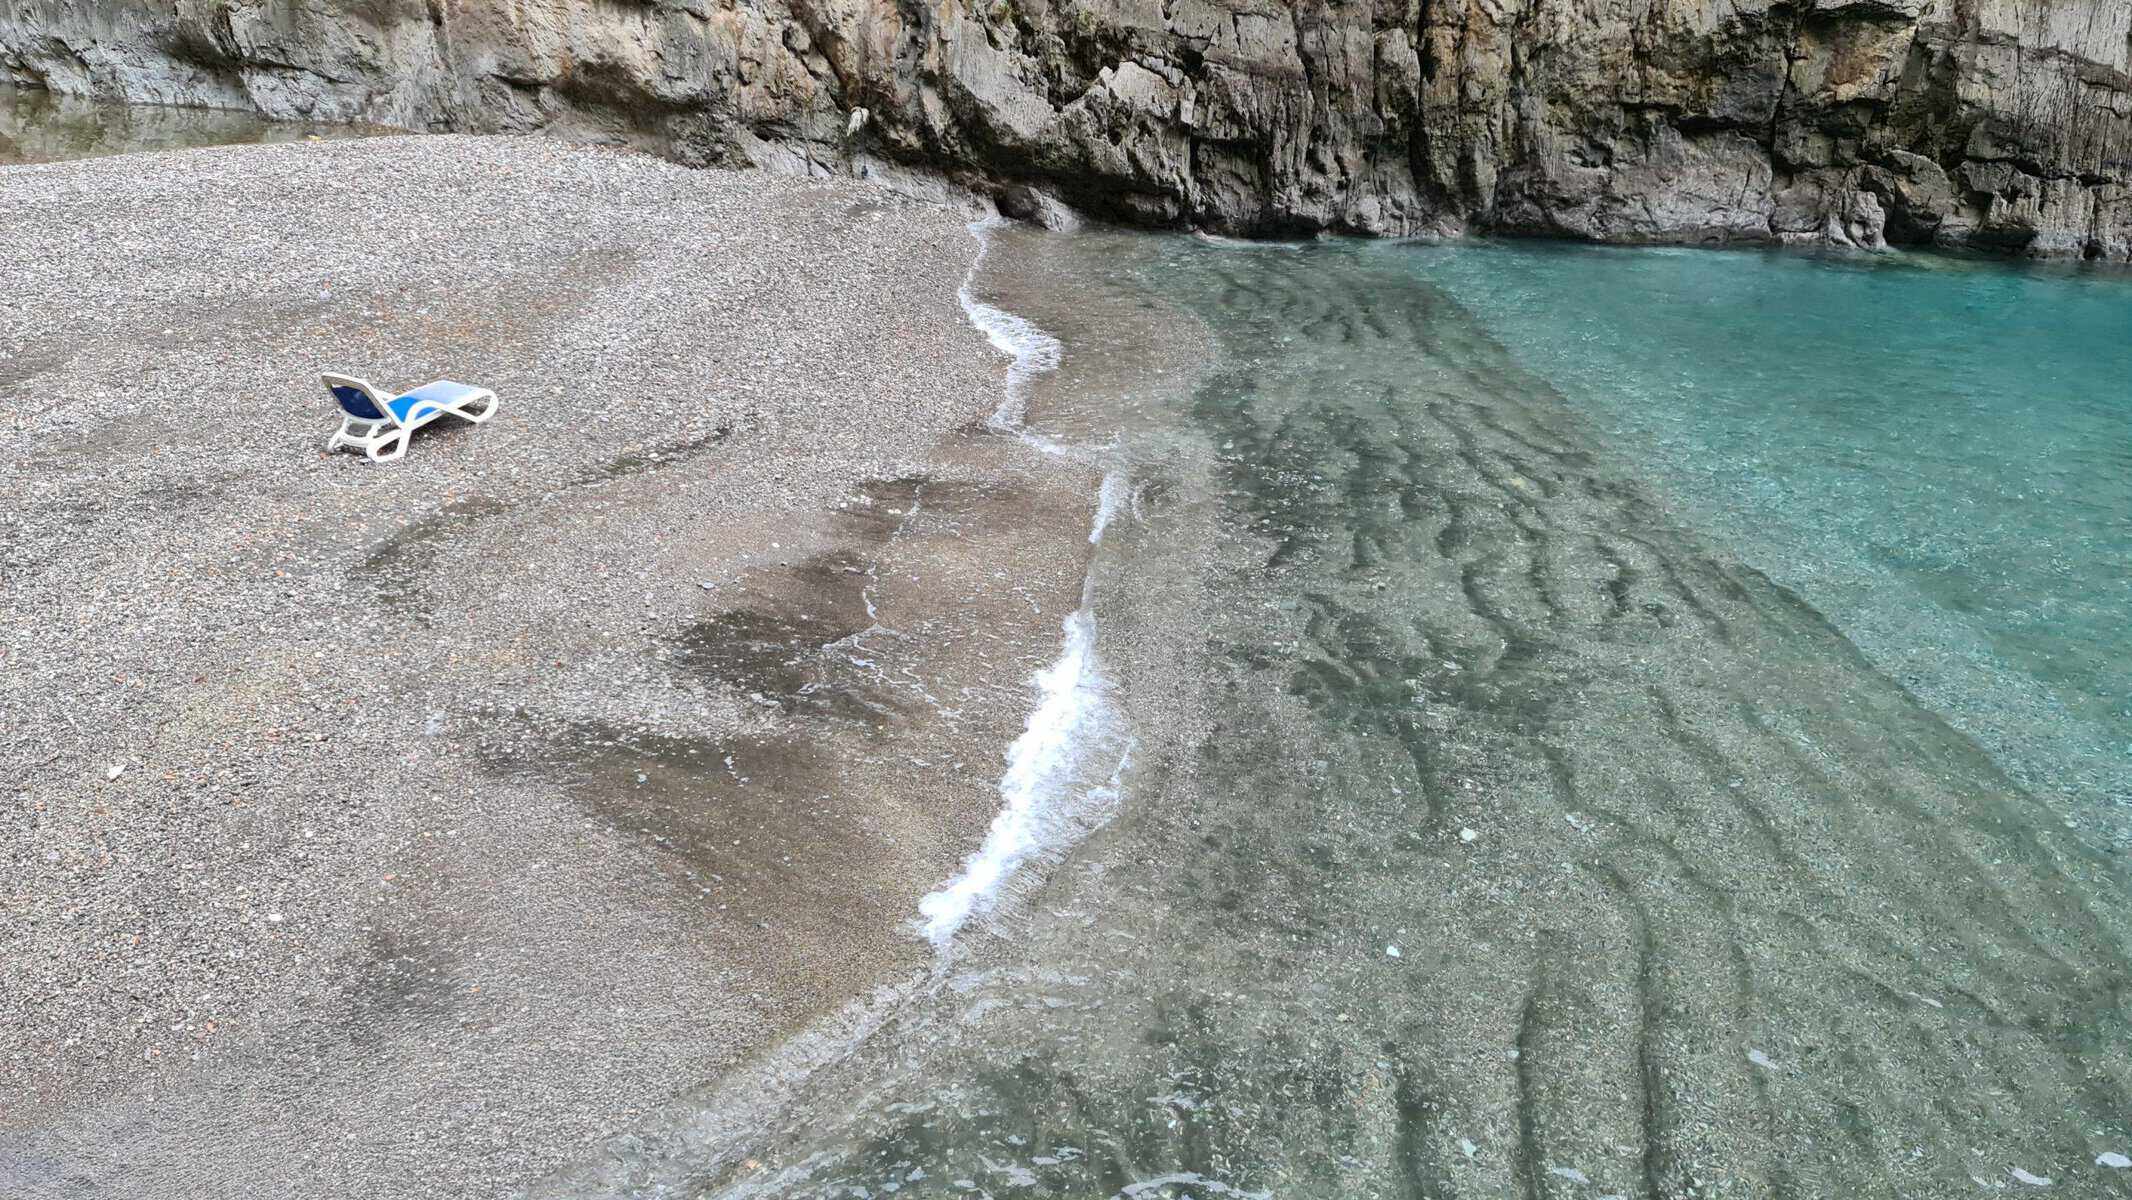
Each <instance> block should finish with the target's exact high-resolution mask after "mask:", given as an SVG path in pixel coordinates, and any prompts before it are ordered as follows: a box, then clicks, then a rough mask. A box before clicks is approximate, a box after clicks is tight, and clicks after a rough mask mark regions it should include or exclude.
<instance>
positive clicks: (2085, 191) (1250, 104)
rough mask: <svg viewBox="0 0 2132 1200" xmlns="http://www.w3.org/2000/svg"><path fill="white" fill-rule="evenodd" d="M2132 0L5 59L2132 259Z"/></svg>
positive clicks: (1350, 202)
mask: <svg viewBox="0 0 2132 1200" xmlns="http://www.w3.org/2000/svg"><path fill="white" fill-rule="evenodd" d="M2128 72H2132V3H2127V0H1366V2H1365V0H930V2H928V0H175V2H173V0H0V78H5V77H12V78H13V79H14V80H16V81H17V82H22V83H28V84H33V85H41V86H44V87H48V88H52V89H55V90H59V91H62V92H70V93H83V94H92V95H98V96H105V97H113V98H125V99H131V100H147V101H161V102H175V103H185V104H209V105H222V106H236V107H246V108H254V109H258V110H260V111H263V112H266V113H268V114H272V115H302V116H307V117H321V118H333V119H369V120H376V121H383V122H387V123H392V124H398V125H405V126H410V127H413V128H432V129H464V130H485V131H509V130H527V129H537V128H558V129H561V130H563V131H565V132H569V133H575V134H590V135H594V136H600V137H611V138H618V139H621V140H626V141H629V142H631V143H634V144H638V145H643V146H646V147H648V148H650V149H653V150H655V151H658V152H660V153H664V154H668V155H671V156H674V157H677V158H680V159H682V160H685V161H689V162H699V163H723V164H736V165H737V164H754V165H759V166H770V167H777V168H781V169H798V170H808V171H816V172H823V171H841V170H846V169H850V168H852V167H853V166H854V165H859V166H863V165H864V164H866V163H868V162H872V161H876V160H887V161H891V162H900V163H906V164H915V165H923V166H929V167H939V168H944V169H946V170H948V171H950V172H952V173H956V174H959V175H962V176H963V177H965V178H969V179H972V180H975V181H979V182H982V183H984V184H986V185H988V186H991V187H993V188H995V189H996V190H997V191H998V192H999V194H1000V195H1001V196H1002V199H1003V201H1004V203H1005V204H1006V206H1007V207H1008V208H1009V209H1010V210H1024V211H1034V210H1035V209H1037V208H1038V207H1040V206H1041V204H1042V198H1043V197H1044V196H1047V195H1055V196H1057V197H1059V198H1062V199H1064V200H1065V201H1067V202H1068V203H1070V204H1073V205H1075V206H1077V207H1081V208H1085V209H1088V210H1091V211H1094V212H1097V213H1099V214H1102V215H1105V216H1109V217H1115V218H1123V219H1128V220H1132V221H1137V222H1143V223H1157V224H1187V223H1188V224H1194V225H1198V226H1201V227H1205V228H1210V229H1215V230H1221V231H1227V232H1233V233H1242V234H1278V233H1297V232H1305V231H1310V230H1317V229H1334V230H1343V231H1352V232H1361V233H1377V234H1405V233H1429V232H1446V233H1448V232H1456V231H1460V230H1467V229H1485V230H1495V231H1501V232H1512V233H1533V234H1559V235H1565V236H1571V237H1587V238H1600V239H1607V240H1620V241H1640V240H1710V241H1731V240H1769V239H1775V240H1801V241H1829V242H1837V243H1852V244H1858V245H1865V246H1874V245H1879V244H1881V243H1882V241H1883V239H1885V240H1886V241H1889V242H1901V243H1932V242H1936V243H1940V244H1944V245H1973V246H1984V247H1992V248H1997V249H2004V250H2011V251H2019V252H2024V253H2030V254H2037V255H2074V256H2085V257H2107V258H2114V259H2125V258H2128V257H2132V75H2128Z"/></svg>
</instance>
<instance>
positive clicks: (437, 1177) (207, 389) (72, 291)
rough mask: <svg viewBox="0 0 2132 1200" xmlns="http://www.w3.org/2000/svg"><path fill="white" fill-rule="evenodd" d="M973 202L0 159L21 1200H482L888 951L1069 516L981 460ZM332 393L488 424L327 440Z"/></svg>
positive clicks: (15, 1114)
mask: <svg viewBox="0 0 2132 1200" xmlns="http://www.w3.org/2000/svg"><path fill="white" fill-rule="evenodd" d="M972 215H973V214H972V213H970V212H967V211H962V210H960V209H957V208H954V207H951V206H942V205H937V204H932V203H926V202H921V201H917V200H912V199H908V198H904V197H901V196H897V195H894V194H891V193H889V192H887V191H885V190H882V189H879V188H876V187H873V186H870V185H867V184H864V183H858V182H853V181H848V180H847V181H840V182H835V183H824V182H810V181H805V180H796V179H780V178H769V177H765V176H762V175H759V174H743V173H727V172H702V171H690V170H687V169H683V168H680V167H676V166H673V165H670V164H665V163H662V162H659V161H656V160H653V159H650V158H647V157H643V156H638V155H632V154H625V153H618V152H613V151H606V150H599V149H587V148H573V147H569V146H565V145H561V144H558V143H555V142H550V141H544V140H536V139H514V138H466V137H426V138H419V139H417V138H400V137H381V138H368V139H360V140H351V141H338V142H327V143H317V144H291V145H277V146H243V147H229V148H222V149H200V150H187V151H179V152H172V153H164V154H155V155H142V156H129V157H125V158H113V159H104V160H96V161H86V162H73V163H62V164H50V165H37V166H18V167H10V168H6V169H0V261H4V262H5V263H6V264H7V267H6V275H7V286H6V288H5V289H4V291H0V444H4V446H5V452H4V453H0V713H4V714H5V717H4V720H0V798H4V800H5V806H6V811H7V813H8V818H9V823H10V830H9V836H8V837H7V838H5V839H4V840H0V873H4V882H0V889H4V891H5V893H6V902H5V905H4V908H0V1071H4V1072H5V1074H6V1075H7V1077H8V1079H9V1081H10V1086H9V1087H7V1088H6V1089H4V1090H0V1178H6V1179H8V1180H10V1181H11V1189H10V1194H11V1195H14V1196H18V1197H40V1196H88V1195H94V1196H99V1197H119V1196H168V1195H173V1194H183V1193H184V1192H186V1191H196V1192H200V1193H201V1194H211V1195H215V1196H220V1197H236V1196H286V1195H299V1194H303V1195H323V1194H332V1195H339V1196H393V1197H417V1196H447V1195H448V1196H481V1195H504V1194H510V1193H511V1192H513V1191H515V1190H517V1189H519V1188H521V1187H523V1186H525V1185H526V1184H527V1182H528V1181H530V1180H532V1179H535V1178H537V1177H538V1176H539V1175H540V1174H541V1173H542V1172H544V1171H546V1170H549V1169H551V1168H552V1167H553V1166H555V1165H556V1164H557V1163H560V1162H564V1161H567V1160H568V1159H570V1158H571V1157H572V1156H574V1155H577V1154H581V1153H582V1152H583V1151H584V1148H585V1147H586V1146H588V1145H591V1144H593V1143H594V1142H595V1141H596V1140H597V1139H599V1138H601V1137H603V1136H605V1135H607V1134H610V1133H611V1132H613V1131H614V1130H616V1129H618V1128H622V1127H625V1126H626V1125H627V1124H628V1122H629V1121H630V1119H631V1117H632V1116H633V1114H636V1113H639V1112H641V1111H644V1110H645V1109H647V1108H649V1107H651V1106H653V1105H656V1104H658V1103H659V1102H661V1101H663V1100H664V1099H666V1098H667V1097H669V1096H671V1095H673V1094H674V1093H676V1092H677V1091H679V1090H681V1089H683V1088H685V1087H688V1086H693V1085H696V1084H700V1083H701V1082H703V1081H704V1080H706V1079H715V1078H717V1077H718V1076H719V1075H720V1074H721V1073H722V1072H726V1071H730V1070H732V1069H734V1068H736V1067H737V1066H739V1065H741V1064H744V1063H746V1062H748V1061H750V1059H751V1058H752V1057H754V1056H756V1055H758V1054H760V1053H761V1052H762V1051H763V1050H764V1049H765V1048H766V1047H769V1046H771V1045H773V1044H774V1043H775V1042H776V1041H777V1040H778V1039H779V1038H781V1037H783V1036H785V1035H786V1034H789V1033H790V1032H792V1031H793V1030H795V1029H798V1028H800V1027H802V1026H803V1025H805V1024H806V1023H807V1022H809V1021H812V1020H815V1019H818V1018H819V1017H821V1016H823V1015H824V1014H828V1013H832V1012H834V1011H835V1010H837V1009H838V1008H839V1006H842V1005H845V1004H847V1003H849V1002H851V1001H852V1000H853V999H854V998H856V997H859V996H862V995H864V994H865V993H867V992H868V991H869V990H870V989H873V988H875V987H878V986H881V985H882V984H884V983H887V982H891V981H893V980H896V979H898V978H902V977H904V976H906V975H908V974H910V973H911V972H915V971H921V970H923V969H924V968H925V965H926V963H927V961H928V955H929V948H928V947H927V945H926V943H925V942H924V941H923V939H922V938H920V937H918V936H917V935H916V934H915V933H914V931H913V929H912V928H911V925H912V921H913V919H914V917H915V916H916V913H917V903H918V900H919V899H920V897H922V896H923V895H924V894H925V893H927V892H928V891H930V890H931V889H933V888H935V887H937V886H938V885H939V884H940V883H941V881H942V880H944V879H947V878H949V877H950V876H952V875H953V874H954V873H955V871H956V869H957V866H958V864H959V863H960V862H961V861H962V859H963V858H964V857H965V856H967V855H968V854H969V853H970V851H971V850H972V849H973V848H974V847H975V846H976V844H977V842H978V841H979V839H980V838H981V837H982V834H983V831H984V828H985V826H986V824H987V822H988V821H989V820H990V819H991V816H992V814H993V811H994V810H995V809H996V807H997V805H998V791H997V780H998V764H999V755H1000V751H1001V749H1002V748H1003V747H1005V746H1006V745H1007V744H1008V743H1009V742H1010V741H1011V740H1012V738H1013V737H1014V735H1015V733H1016V731H1017V730H1018V729H1019V728H1020V725H1021V722H1022V720H1023V719H1024V716H1025V715H1026V706H1027V703H1028V692H1027V683H1026V681H1027V679H1028V678H1029V676H1030V674H1031V672H1032V671H1034V670H1035V669H1036V668H1037V667H1039V666H1041V665H1042V663H1043V662H1044V661H1046V660H1047V659H1048V658H1049V657H1050V656H1052V655H1053V654H1055V653H1056V652H1057V644H1058V643H1057V637H1058V625H1057V616H1056V614H1062V613H1064V612H1066V611H1068V610H1070V609H1071V608H1072V606H1073V604H1074V602H1075V597H1076V596H1077V594H1078V588H1079V586H1080V578H1081V572H1082V570H1083V567H1084V561H1083V560H1084V558H1085V555H1086V552H1087V538H1086V530H1087V520H1088V514H1089V510H1090V506H1091V504H1092V497H1093V491H1094V489H1093V483H1092V481H1091V480H1089V479H1086V478H1083V477H1082V473H1080V472H1077V471H1075V470H1074V469H1071V468H1069V467H1066V466H1062V465H1061V464H1058V463H1056V462H1047V461H1042V456H1040V455H1036V454H1034V453H1033V452H1031V451H1029V450H1028V449H1027V448H1026V447H1024V446H1022V445H1020V444H1019V443H1017V442H1015V441H1014V440H1013V439H1012V438H1005V437H1000V436H997V435H990V434H987V433H985V432H984V428H983V423H984V418H985V417H986V416H988V415H989V414H990V413H991V411H992V409H993V408H994V407H995V406H996V405H997V404H998V403H999V394H1000V393H999V388H1000V380H1001V372H1002V362H1001V360H1000V358H999V357H998V355H997V353H996V352H995V351H993V350H991V349H990V348H989V347H988V346H987V344H986V342H985V341H984V339H983V337H982V336H981V335H979V334H977V333H976V332H975V331H973V330H972V329H971V327H970V326H969V325H968V323H967V322H966V321H965V319H964V316H963V313H962V311H961V310H960V308H959V307H958V304H957V299H956V290H957V288H958V286H959V285H960V284H961V283H962V280H963V278H964V276H965V274H966V272H967V271H968V270H969V268H970V264H971V261H972V259H973V257H974V255H975V253H976V250H977V245H976V242H975V240H974V239H973V238H972V235H971V233H970V230H969V228H968V222H969V221H970V219H971V217H972ZM321 371H337V372H345V373H349V374H353V375H357V376H362V377H365V378H368V379H371V380H372V381H374V382H376V383H377V384H379V385H380V386H381V387H384V388H389V389H392V388H409V387H412V386H414V385H416V384H419V383H422V382H425V381H428V380H430V379H434V378H444V377H449V378H453V379H458V380H462V381H465V382H468V383H473V384H477V385H480V386H484V387H488V388H491V389H493V390H494V391H495V392H496V393H497V394H498V396H499V397H500V400H501V405H502V409H501V414H500V415H499V416H498V417H497V419H495V420H493V421H491V422H489V423H487V424H485V425H482V426H480V427H478V428H477V427H473V426H468V425H464V424H462V423H460V422H458V421H456V420H454V419H453V418H450V417H446V418H443V419H441V420H439V421H437V422H435V423H434V424H431V425H430V426H428V427H427V428H425V429H423V430H422V431H421V432H418V433H417V434H416V435H415V436H414V438H413V442H412V445H411V447H410V448H409V450H408V452H407V454H406V456H405V458H404V459H402V460H400V461H399V462H397V463H391V464H375V463H371V462H367V461H365V460H364V459H363V458H362V457H361V456H360V455H358V454H355V453H351V452H347V451H342V452H339V453H331V454H329V453H327V452H326V451H325V443H326V438H327V436H328V435H329V434H330V433H331V432H332V431H333V429H334V428H335V425H336V423H337V418H336V415H335V413H334V411H333V408H332V404H331V401H330V399H329V397H328V396H327V394H326V393H325V391H324V389H323V388H322V387H321V386H320V385H319V381H318V378H317V376H318V373H319V372H321ZM203 1147H213V1148H214V1149H213V1150H212V1151H203V1149H202V1148H203Z"/></svg>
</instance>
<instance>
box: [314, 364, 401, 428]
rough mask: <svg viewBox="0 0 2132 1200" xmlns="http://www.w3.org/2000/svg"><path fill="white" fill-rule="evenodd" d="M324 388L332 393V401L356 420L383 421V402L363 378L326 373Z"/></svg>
mask: <svg viewBox="0 0 2132 1200" xmlns="http://www.w3.org/2000/svg"><path fill="white" fill-rule="evenodd" d="M321 378H323V379H324V380H325V381H326V390H327V391H329V392H332V393H333V399H334V402H335V403H337V404H339V405H340V406H341V411H342V412H344V413H347V414H348V415H349V416H351V417H354V418H355V419H356V420H358V421H383V420H385V419H386V417H385V402H384V400H383V399H382V398H380V397H379V396H378V394H377V391H376V389H374V388H372V387H371V386H370V384H369V383H367V382H365V381H364V380H361V379H357V378H355V377H354V376H351V375H326V376H322V377H321Z"/></svg>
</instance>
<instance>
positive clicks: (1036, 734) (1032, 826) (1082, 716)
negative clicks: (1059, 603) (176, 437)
mask: <svg viewBox="0 0 2132 1200" xmlns="http://www.w3.org/2000/svg"><path fill="white" fill-rule="evenodd" d="M1065 632H1066V640H1065V649H1064V651H1063V652H1062V653H1061V654H1060V655H1059V658H1058V661H1056V662H1054V663H1052V664H1051V665H1050V666H1049V667H1046V668H1045V669H1044V670H1042V671H1040V672H1038V673H1037V676H1036V680H1035V682H1036V688H1037V695H1038V699H1037V705H1036V711H1034V712H1032V713H1030V714H1029V723H1028V726H1027V727H1026V728H1025V729H1023V731H1022V735H1021V736H1020V737H1018V738H1016V739H1014V744H1013V745H1012V746H1010V747H1008V749H1007V773H1006V774H1005V775H1003V776H1001V777H1000V781H999V794H1000V800H1001V806H1000V810H999V815H998V816H997V817H994V818H993V819H992V827H991V828H990V829H988V830H986V831H985V840H984V844H983V845H981V846H979V847H978V848H977V853H975V854H972V855H971V856H970V860H969V862H967V863H966V864H964V866H963V871H962V874H961V875H959V876H957V877H956V878H955V879H954V880H952V881H950V882H949V883H948V885H947V886H946V887H943V888H941V889H940V890H939V891H937V892H934V893H933V894H932V895H930V896H927V897H926V898H925V899H923V900H921V901H919V903H918V911H919V913H920V914H921V915H922V916H923V917H924V930H925V936H926V937H928V938H930V939H932V941H933V944H934V945H945V944H947V942H948V941H949V940H950V939H952V938H953V937H954V936H955V933H956V931H957V930H959V929H961V928H962V926H963V923H964V922H965V921H967V920H969V918H970V917H971V915H972V914H974V913H978V912H982V911H985V910H986V909H988V908H990V907H991V905H992V904H993V902H994V901H995V899H996V897H997V896H998V893H999V889H1000V886H1001V885H1002V884H1003V883H1005V882H1006V880H1007V878H1008V877H1009V876H1011V875H1012V874H1014V872H1015V871H1016V870H1017V869H1018V868H1020V867H1021V866H1022V865H1023V864H1024V863H1026V862H1027V861H1028V860H1029V859H1030V858H1032V857H1034V856H1037V855H1040V854H1044V853H1047V852H1051V853H1055V852H1057V851H1058V850H1059V849H1062V848H1063V845H1064V844H1067V843H1070V842H1071V841H1072V840H1073V837H1074V835H1075V834H1076V833H1077V832H1078V831H1079V830H1080V829H1081V828H1083V827H1084V826H1085V821H1086V818H1087V817H1088V816H1089V815H1091V814H1090V813H1089V812H1088V811H1087V807H1085V806H1076V805H1074V804H1073V803H1072V800H1073V799H1074V797H1073V795H1072V793H1073V792H1074V791H1075V790H1076V787H1075V785H1076V784H1077V783H1078V781H1079V779H1080V778H1081V775H1082V772H1083V769H1084V767H1085V765H1086V764H1085V763H1084V759H1085V758H1086V757H1087V753H1088V751H1089V750H1090V749H1091V748H1092V747H1093V746H1094V745H1095V744H1096V743H1098V742H1100V741H1102V740H1103V739H1102V736H1101V726H1102V725H1103V724H1105V721H1106V717H1105V712H1104V709H1105V704H1104V697H1103V693H1104V690H1105V684H1104V681H1103V675H1102V672H1101V670H1100V668H1099V667H1098V664H1097V662H1096V622H1095V615H1094V614H1093V613H1092V612H1091V611H1090V609H1089V606H1088V605H1086V604H1083V605H1082V606H1081V607H1080V608H1078V609H1076V610H1074V613H1073V615H1072V616H1070V617H1067V618H1066V626H1065ZM1119 769H1120V770H1122V769H1123V764H1122V763H1121V764H1120V768H1119ZM1116 779H1117V774H1116V772H1113V774H1112V785H1113V787H1114V786H1115V782H1116ZM1103 791H1104V789H1102V788H1091V789H1088V791H1087V793H1086V795H1085V796H1084V797H1082V798H1083V799H1085V800H1088V801H1092V802H1094V803H1095V804H1101V803H1102V802H1103V801H1104V800H1106V799H1114V798H1115V793H1113V794H1112V796H1110V797H1105V796H1103V795H1102V794H1101V793H1102V792H1103Z"/></svg>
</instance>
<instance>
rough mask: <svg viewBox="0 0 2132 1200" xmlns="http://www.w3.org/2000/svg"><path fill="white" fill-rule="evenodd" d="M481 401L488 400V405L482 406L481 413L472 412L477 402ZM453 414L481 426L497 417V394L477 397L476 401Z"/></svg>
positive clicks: (456, 409) (454, 410)
mask: <svg viewBox="0 0 2132 1200" xmlns="http://www.w3.org/2000/svg"><path fill="white" fill-rule="evenodd" d="M479 400H486V401H488V403H487V404H484V405H482V406H481V411H479V412H473V411H470V410H471V409H472V408H473V406H474V403H475V401H479ZM452 414H453V415H454V416H459V417H464V418H466V420H467V421H469V422H471V423H472V424H475V425H479V424H481V423H482V422H483V421H486V420H488V419H489V418H490V417H493V416H495V415H496V393H494V392H489V393H487V394H486V395H483V396H477V397H475V400H474V401H469V402H468V403H467V404H466V405H464V406H462V407H459V408H455V409H453V410H452Z"/></svg>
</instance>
